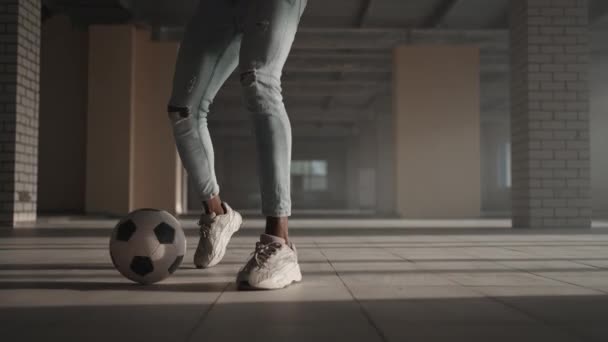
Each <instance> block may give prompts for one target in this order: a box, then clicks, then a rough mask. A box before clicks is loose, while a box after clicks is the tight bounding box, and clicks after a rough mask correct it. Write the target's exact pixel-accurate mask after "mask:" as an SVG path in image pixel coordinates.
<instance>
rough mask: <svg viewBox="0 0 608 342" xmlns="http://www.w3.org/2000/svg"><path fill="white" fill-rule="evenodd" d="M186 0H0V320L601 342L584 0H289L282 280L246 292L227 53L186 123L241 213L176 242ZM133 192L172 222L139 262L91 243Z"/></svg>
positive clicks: (243, 184)
mask: <svg viewBox="0 0 608 342" xmlns="http://www.w3.org/2000/svg"><path fill="white" fill-rule="evenodd" d="M201 1H202V2H213V1H218V2H219V1H220V0H201ZM243 1H249V2H252V3H253V2H255V1H260V0H225V2H230V3H231V4H232V5H234V6H236V5H235V4H237V3H239V2H243ZM269 1H270V0H269ZM272 1H275V2H279V1H284V2H287V3H290V4H293V3H300V2H301V3H306V2H305V1H299V0H272ZM198 4H199V1H198V0H187V1H186V0H184V1H167V0H94V1H79V0H2V1H0V38H1V42H0V58H1V59H0V121H1V125H0V132H2V133H1V134H0V137H1V140H0V155H1V156H2V157H1V159H0V167H1V168H0V175H1V176H0V177H1V179H2V187H1V188H0V196H1V206H0V333H1V334H2V335H3V336H6V337H7V341H13V340H15V341H34V340H39V339H41V338H45V339H46V340H50V341H72V340H73V341H83V340H90V341H106V340H109V339H114V340H117V341H118V340H120V341H122V340H149V341H156V340H166V339H171V340H174V341H195V340H205V341H216V340H222V341H232V340H243V339H249V340H254V341H257V340H264V341H286V340H294V341H299V340H302V341H304V340H306V341H309V340H317V341H326V340H327V341H330V340H331V341H342V340H350V341H478V340H479V341H482V340H483V341H486V340H488V339H496V340H501V341H502V340H505V341H506V340H514V339H517V340H519V341H545V340H547V341H549V340H552V341H553V340H557V341H606V340H608V330H607V329H606V323H608V322H607V321H606V317H607V315H606V314H608V311H607V310H608V309H607V308H608V305H607V304H608V297H607V294H608V248H607V247H608V235H607V234H608V153H606V150H607V148H608V133H607V132H608V100H607V99H608V96H607V95H608V1H602V0H432V1H429V0H325V1H321V0H308V1H307V4H306V8H305V10H304V12H303V15H302V17H301V20H300V23H299V27H298V30H297V33H296V35H295V40H294V42H293V45H292V48H291V52H290V54H289V57H288V58H287V62H286V64H285V66H284V68H283V71H282V76H281V88H282V95H283V101H284V104H285V107H286V109H287V113H288V117H289V122H290V124H291V129H292V135H293V143H292V150H291V171H290V172H291V179H290V185H291V200H292V207H293V214H292V216H291V217H290V219H289V222H290V224H289V225H290V237H293V241H294V242H295V243H296V244H297V246H298V255H299V263H300V267H301V268H302V274H303V280H302V282H300V283H298V284H295V285H292V286H291V287H289V288H286V289H283V290H278V291H269V292H265V291H238V289H237V288H236V287H235V285H234V276H235V274H236V272H237V271H238V270H239V268H240V266H242V264H243V263H244V262H245V261H246V260H247V256H248V255H249V253H250V252H251V250H252V248H253V246H254V244H255V241H257V240H256V239H257V238H258V236H259V235H260V234H261V233H262V232H263V231H264V227H265V224H264V222H265V218H264V216H262V214H261V207H262V197H261V192H260V186H259V177H258V172H259V165H258V160H259V158H258V153H259V150H258V148H257V146H258V145H256V137H255V132H254V129H253V125H252V120H251V114H250V113H249V112H248V110H247V108H246V103H245V100H244V98H243V85H242V82H241V79H240V76H241V75H239V72H238V69H237V70H236V71H235V72H233V73H232V74H231V75H230V76H229V77H228V80H227V81H226V82H225V83H224V85H223V86H222V88H221V89H220V91H219V93H218V94H217V96H216V97H215V99H214V101H213V103H212V104H211V108H210V113H209V117H208V126H209V131H210V134H211V138H212V141H213V150H214V154H215V173H216V175H217V180H218V183H219V187H220V193H221V196H222V199H223V200H225V201H227V202H228V203H230V205H231V206H232V207H233V208H234V209H236V210H238V211H239V212H240V213H241V214H242V215H243V217H244V222H243V225H242V227H241V229H240V231H239V232H237V233H236V234H235V235H234V237H233V239H232V240H231V242H230V244H229V245H228V250H227V252H226V257H225V258H224V261H222V263H220V264H219V265H218V266H216V267H214V268H210V269H205V270H200V269H197V268H196V267H194V265H193V264H192V256H191V255H192V254H193V253H194V250H195V249H196V244H197V241H198V238H199V227H198V226H197V221H198V219H199V216H200V215H201V213H202V212H203V210H204V208H203V205H202V202H201V200H200V198H199V195H198V193H197V186H196V184H194V182H193V180H192V179H190V178H189V177H188V175H187V173H186V171H185V169H184V167H183V165H182V161H181V159H180V156H179V154H178V150H177V148H176V144H175V140H174V137H173V134H172V128H171V124H170V120H169V117H168V115H167V104H168V101H169V97H170V95H171V91H172V83H173V76H174V68H175V65H176V59H177V56H178V51H179V47H180V41H181V40H182V38H183V36H184V31H185V27H186V24H187V23H188V21H189V19H190V18H191V17H192V15H193V13H195V11H196V8H197V6H198ZM253 8H255V6H254V7H253ZM231 24H232V23H226V25H231ZM204 43H205V42H204V41H201V46H203V45H204ZM139 208H157V209H162V210H165V211H167V212H168V213H170V214H172V215H174V216H175V217H177V218H178V219H179V220H180V222H181V225H182V227H183V229H184V231H185V233H186V237H187V242H188V249H187V255H186V256H185V258H184V261H183V264H182V265H181V267H180V268H179V269H178V270H177V271H176V272H175V274H173V275H172V276H171V277H170V278H168V279H166V280H164V281H162V282H160V283H157V284H154V285H146V286H141V285H136V284H132V283H131V282H130V281H129V280H127V279H125V278H123V277H122V276H121V275H120V274H119V273H118V272H117V271H116V270H115V269H114V267H113V266H112V264H113V260H111V259H110V255H109V252H108V241H109V239H110V235H111V234H112V229H113V228H114V227H115V226H116V224H117V222H118V220H119V219H120V218H121V217H123V216H125V215H126V214H127V213H129V212H132V211H134V210H136V209H139ZM290 239H291V238H290ZM505 328H506V329H505ZM2 339H3V340H4V337H3V338H2Z"/></svg>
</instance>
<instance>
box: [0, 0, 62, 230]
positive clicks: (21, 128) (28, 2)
mask: <svg viewBox="0 0 608 342" xmlns="http://www.w3.org/2000/svg"><path fill="white" fill-rule="evenodd" d="M40 7H41V2H40V0H2V1H1V2H0V132H1V133H0V139H1V140H0V163H1V164H0V179H1V180H2V185H1V188H0V227H12V226H14V225H15V223H17V222H22V221H33V220H35V219H36V199H37V173H38V98H39V96H38V89H39V59H40V57H39V56H40V10H41V8H40ZM58 195H60V194H58Z"/></svg>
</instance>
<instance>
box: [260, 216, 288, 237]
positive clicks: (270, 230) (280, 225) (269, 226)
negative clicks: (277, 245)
mask: <svg viewBox="0 0 608 342" xmlns="http://www.w3.org/2000/svg"><path fill="white" fill-rule="evenodd" d="M288 223H289V221H288V218H287V216H284V217H273V216H267V217H266V232H265V233H266V234H268V235H273V236H277V237H280V238H282V239H284V240H285V241H287V239H288Z"/></svg>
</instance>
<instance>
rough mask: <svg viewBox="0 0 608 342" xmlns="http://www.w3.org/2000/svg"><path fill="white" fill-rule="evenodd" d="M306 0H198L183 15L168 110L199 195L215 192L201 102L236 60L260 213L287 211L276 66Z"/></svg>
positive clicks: (284, 120) (286, 146)
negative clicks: (187, 17)
mask: <svg viewBox="0 0 608 342" xmlns="http://www.w3.org/2000/svg"><path fill="white" fill-rule="evenodd" d="M306 3H307V0H201V1H200V4H199V7H198V8H197V11H196V14H195V15H194V16H193V17H192V19H191V20H190V22H189V23H188V25H187V27H186V31H185V35H184V38H183V40H182V42H181V45H180V48H179V53H178V56H177V63H176V66H175V74H174V78H173V92H172V95H171V99H170V100H169V106H168V112H169V118H170V121H171V124H172V126H173V135H174V137H175V142H176V145H177V149H178V152H179V155H180V158H181V160H182V162H183V164H184V167H185V169H186V172H187V173H188V177H190V178H191V179H192V180H193V181H194V182H193V183H194V184H196V186H197V191H198V194H199V196H200V199H201V200H202V201H206V200H208V199H210V198H212V197H214V196H216V195H217V194H219V192H220V189H219V185H218V183H217V180H216V176H215V170H214V155H213V145H212V143H211V137H210V135H209V130H208V127H207V115H208V113H209V106H210V105H211V103H212V102H213V99H214V98H215V95H216V94H217V92H218V90H219V89H220V87H221V86H222V85H223V84H224V82H225V81H226V79H227V78H228V77H229V76H230V74H231V73H232V72H233V71H234V70H235V69H236V68H237V67H238V68H239V73H240V80H241V86H242V92H243V96H244V99H245V104H246V107H247V110H248V111H249V113H250V116H251V118H252V122H253V126H254V131H255V138H256V146H257V149H258V173H259V177H260V178H259V183H260V189H261V195H262V196H261V197H262V214H264V215H265V216H274V217H282V216H289V215H291V194H290V181H291V179H290V167H291V125H290V122H289V118H288V117H287V112H286V111H285V106H284V104H283V97H282V95H281V73H282V69H283V65H284V64H285V61H286V59H287V56H288V55H289V51H290V50H291V46H292V43H293V40H294V37H295V34H296V31H297V28H298V24H299V21H300V17H301V15H302V13H303V12H304V8H305V7H306ZM220 115H221V113H220ZM243 167H247V166H246V165H243Z"/></svg>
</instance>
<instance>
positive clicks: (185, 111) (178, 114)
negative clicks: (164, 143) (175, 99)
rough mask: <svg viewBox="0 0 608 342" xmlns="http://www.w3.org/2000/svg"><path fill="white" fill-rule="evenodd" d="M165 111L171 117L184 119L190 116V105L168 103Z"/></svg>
mask: <svg viewBox="0 0 608 342" xmlns="http://www.w3.org/2000/svg"><path fill="white" fill-rule="evenodd" d="M167 112H168V113H169V117H171V118H172V119H180V118H181V119H184V118H187V117H189V116H190V112H191V111H190V107H187V106H183V107H182V106H174V105H168V106H167Z"/></svg>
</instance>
